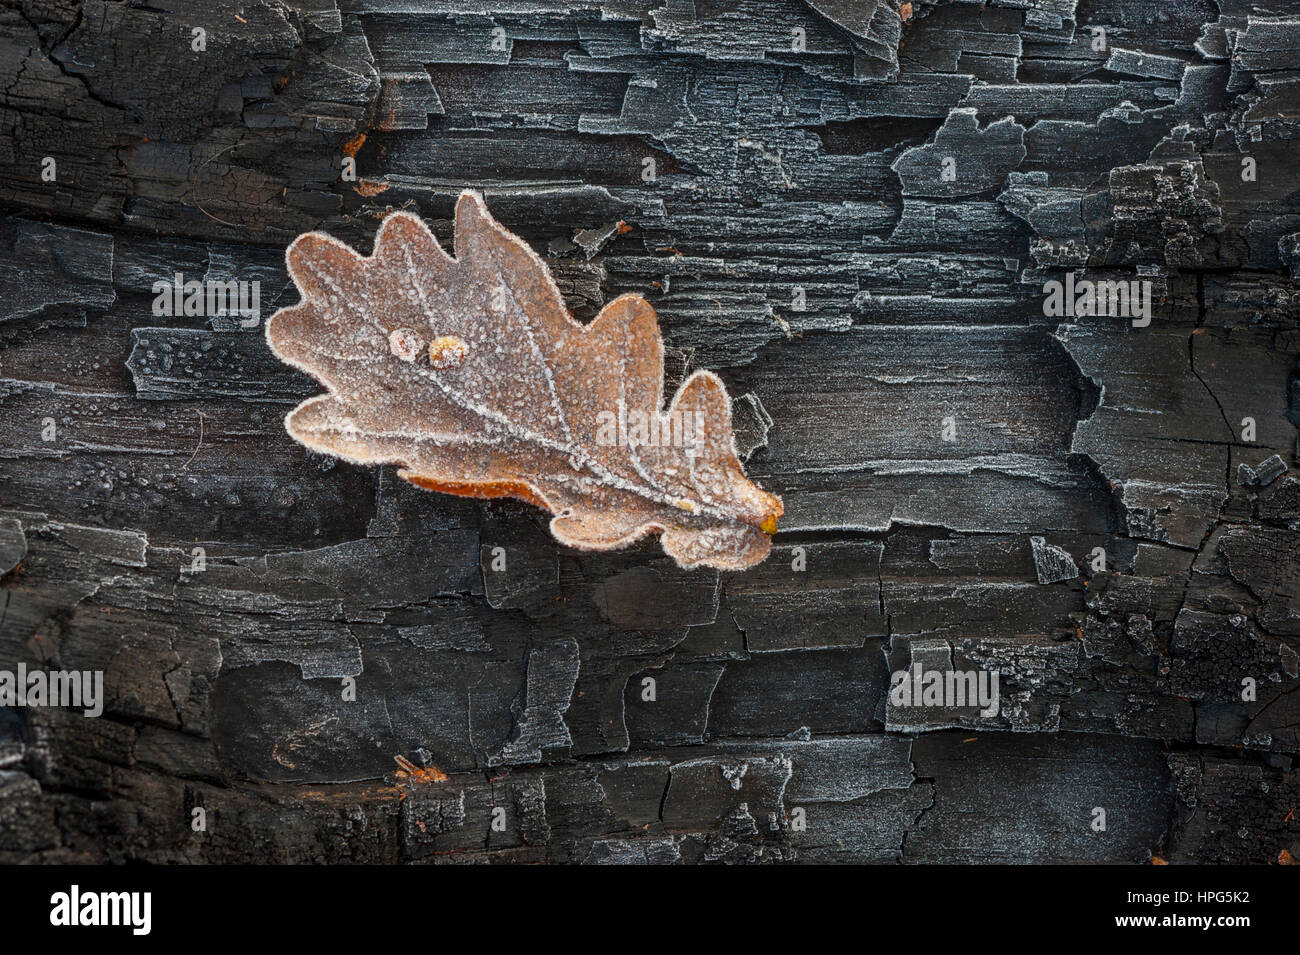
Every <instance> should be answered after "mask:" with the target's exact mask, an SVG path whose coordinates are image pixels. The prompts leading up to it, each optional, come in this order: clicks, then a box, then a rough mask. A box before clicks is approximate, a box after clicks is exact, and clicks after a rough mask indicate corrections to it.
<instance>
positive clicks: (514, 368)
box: [266, 191, 783, 570]
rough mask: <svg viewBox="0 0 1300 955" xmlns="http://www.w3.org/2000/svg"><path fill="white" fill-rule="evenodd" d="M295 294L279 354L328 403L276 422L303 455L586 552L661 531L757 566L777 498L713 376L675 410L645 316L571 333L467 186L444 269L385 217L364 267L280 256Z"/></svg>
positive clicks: (322, 255)
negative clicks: (518, 512)
mask: <svg viewBox="0 0 1300 955" xmlns="http://www.w3.org/2000/svg"><path fill="white" fill-rule="evenodd" d="M286 260H287V263H288V267H289V275H290V276H291V277H292V278H293V280H294V283H295V284H296V285H297V286H298V289H299V291H300V292H301V294H302V301H301V302H299V303H298V304H297V305H293V306H290V307H288V308H282V309H280V310H279V311H278V312H276V313H275V314H274V315H273V316H271V319H270V321H268V322H267V326H266V335H267V341H268V342H269V344H270V347H271V350H272V351H273V352H274V353H275V354H276V356H278V357H279V358H280V359H281V360H282V361H285V362H287V363H288V364H290V365H293V366H294V367H295V368H299V369H301V370H303V371H305V372H307V373H308V374H310V375H312V376H313V377H315V378H316V379H317V380H319V381H320V382H321V384H323V385H324V386H325V387H326V388H327V389H328V393H327V394H323V395H318V396H316V397H315V398H309V399H308V400H306V401H304V402H303V403H302V404H300V405H299V406H298V407H297V408H295V409H294V410H293V411H292V412H290V413H289V415H288V417H287V418H286V419H285V427H286V429H287V430H288V432H289V434H290V435H291V436H293V437H294V438H295V439H296V440H297V441H299V442H301V443H302V444H304V445H306V446H307V447H309V448H312V449H313V450H316V451H320V452H322V453H325V454H330V455H333V456H335V457H339V458H343V459H345V460H348V461H353V462H356V463H360V464H398V465H400V466H401V470H399V471H398V474H399V475H400V476H401V477H403V478H404V479H406V480H407V481H410V482H411V483H412V484H415V485H417V486H419V487H423V488H426V489H428V490H433V491H439V492H442V493H447V494H458V495H463V496H468V497H479V498H493V497H502V496H510V497H516V498H519V499H521V500H524V501H527V502H529V503H531V504H535V505H537V506H539V507H542V508H545V509H546V510H548V511H550V512H551V514H552V515H554V516H553V518H552V520H551V532H552V534H554V536H555V538H556V539H557V540H558V541H559V542H560V543H562V544H564V545H566V546H570V547H576V548H580V549H584V550H611V549H614V548H618V547H624V546H626V545H628V544H631V543H633V542H634V541H637V540H639V539H640V538H642V537H645V536H646V535H647V534H658V535H660V537H661V541H662V544H663V548H664V550H665V551H666V552H667V553H668V554H669V555H670V556H672V557H673V558H674V559H676V560H677V562H678V563H679V564H681V565H682V566H683V567H688V568H689V567H695V566H700V565H704V566H709V567H716V568H719V569H722V570H742V569H744V568H746V567H750V566H752V565H754V564H756V563H758V562H759V561H761V560H762V559H763V558H764V557H766V556H767V554H768V551H769V549H770V547H771V535H772V534H774V533H775V532H776V525H777V520H778V518H780V516H781V514H782V513H783V507H782V504H781V499H780V498H778V497H776V496H775V495H773V494H769V493H767V492H765V491H763V490H762V489H760V488H759V487H757V486H756V485H755V484H753V483H752V482H751V481H750V480H749V479H748V478H747V477H746V476H745V472H744V469H743V467H742V466H741V463H740V460H739V458H738V457H737V455H736V450H735V443H734V440H733V436H732V430H731V402H730V399H729V398H728V396H727V390H726V387H725V386H724V385H723V383H722V380H721V379H720V378H718V377H717V376H716V375H714V374H712V373H711V372H707V371H697V372H695V373H694V374H693V375H691V376H690V377H689V378H688V379H687V380H686V381H685V382H684V383H683V384H682V386H681V388H680V389H678V391H677V394H676V395H675V396H674V397H673V399H672V401H670V402H669V403H668V405H667V407H665V406H664V394H663V374H664V363H663V340H662V338H661V337H660V334H659V322H658V319H657V317H656V316H655V312H654V309H653V308H651V306H650V304H649V303H648V302H646V301H645V300H644V299H642V298H640V297H639V296H636V295H623V296H620V297H619V298H617V299H615V300H614V301H612V302H610V303H609V304H608V305H606V306H605V307H604V309H602V310H601V312H600V314H599V315H597V316H596V318H595V319H594V320H593V321H592V322H591V323H590V324H589V325H583V324H581V323H580V322H578V321H576V320H574V318H573V317H572V316H571V315H570V314H569V312H568V310H567V309H566V308H565V305H564V300H563V298H562V297H561V296H560V292H559V289H557V288H556V286H555V282H554V281H553V280H552V279H551V275H550V273H549V271H548V270H547V268H546V265H545V263H543V262H542V260H541V259H540V258H538V257H537V255H536V254H535V253H534V252H533V250H532V249H531V248H529V247H528V246H527V245H526V244H525V243H524V242H523V241H522V240H521V239H519V238H518V237H517V236H515V235H513V234H511V233H510V232H508V231H506V230H505V229H504V228H503V227H502V226H501V225H500V224H499V223H498V222H497V221H496V220H495V219H493V218H492V216H491V215H490V214H489V213H488V210H487V207H486V206H485V205H484V203H483V200H482V198H481V197H480V196H479V195H477V194H476V193H473V192H469V191H466V192H464V193H462V194H461V196H460V199H459V201H458V202H457V203H456V257H455V258H452V257H451V256H449V255H448V254H447V253H446V252H445V251H444V250H443V249H442V247H441V245H439V243H438V240H437V239H436V238H435V237H434V235H433V233H432V232H430V231H429V229H428V227H427V226H426V225H425V224H424V222H423V221H421V220H420V218H419V217H418V216H415V215H412V214H410V213H407V212H396V213H393V214H392V215H390V216H389V217H388V218H386V219H385V220H384V222H383V224H382V225H381V226H380V228H379V235H378V236H377V237H376V239H375V250H374V254H373V255H370V256H362V255H358V254H357V253H356V252H354V251H353V250H352V249H350V248H349V247H347V246H346V245H344V244H343V243H341V242H339V241H337V240H336V239H333V238H331V237H330V236H328V235H325V234H323V233H319V232H309V233H306V234H305V235H301V236H299V237H298V238H297V239H295V240H294V242H293V243H292V244H291V245H290V246H289V249H288V252H287V253H286Z"/></svg>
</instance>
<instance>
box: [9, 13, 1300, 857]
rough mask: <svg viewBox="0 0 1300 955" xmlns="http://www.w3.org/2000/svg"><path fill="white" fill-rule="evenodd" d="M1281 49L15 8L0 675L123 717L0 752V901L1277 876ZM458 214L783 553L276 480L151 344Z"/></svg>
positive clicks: (242, 335)
mask: <svg viewBox="0 0 1300 955" xmlns="http://www.w3.org/2000/svg"><path fill="white" fill-rule="evenodd" d="M235 14H239V18H236V16H235ZM196 25H197V26H202V27H204V28H205V29H206V30H207V34H208V44H209V45H208V50H207V52H206V53H205V54H200V53H197V52H195V51H193V50H192V49H191V46H190V36H191V34H190V29H191V28H192V27H193V26H196ZM1094 28H1104V30H1105V32H1106V37H1107V44H1106V47H1105V48H1104V49H1098V48H1097V47H1096V44H1095V29H1094ZM498 29H500V30H502V31H504V38H505V42H504V45H502V44H501V43H495V44H494V42H493V41H494V39H496V38H498V37H499V36H501V34H498V33H495V32H494V31H496V30H498ZM796 30H799V31H802V34H801V37H802V46H801V48H796V47H798V46H799V45H798V44H792V39H793V38H794V37H795V36H796V34H795V32H794V31H796ZM1297 63H1300V4H1297V3H1293V2H1290V0H1286V2H1281V0H1275V2H1271V3H1268V4H1263V3H1257V4H1252V3H1250V2H1247V0H1223V2H1220V3H1210V2H1208V0H1179V2H1176V3H1169V2H1159V3H1157V2H1156V0H1125V2H1120V0H1097V2H1089V3H1076V2H1074V0H1005V2H1003V0H990V2H988V3H975V2H964V0H962V2H954V3H942V4H940V3H933V2H928V0H913V2H912V3H910V4H901V3H897V2H894V0H879V2H873V3H857V4H845V3H838V2H830V0H809V2H807V3H803V2H799V0H778V2H771V3H761V4H760V3H757V2H752V0H734V2H727V3H720V4H712V5H709V7H708V8H707V9H706V8H704V7H702V6H699V5H697V6H696V7H695V9H694V11H693V12H692V11H691V10H690V7H689V5H681V4H675V3H661V2H658V0H647V2H645V3H639V2H633V0H603V2H602V0H557V2H547V3H538V4H535V5H527V4H526V5H522V6H521V5H519V4H515V5H510V6H500V7H497V6H495V5H493V4H490V3H488V4H484V3H470V2H457V0H437V2H433V3H423V4H420V5H419V10H418V11H415V10H413V8H412V7H411V6H410V5H409V4H405V3H400V2H397V0H358V2H354V3H347V4H343V5H341V6H336V5H335V3H334V2H333V0H299V2H292V3H288V4H275V5H265V4H261V5H255V6H253V7H248V6H247V5H231V4H226V3H223V2H219V0H190V2H187V3H184V4H182V5H180V6H178V7H172V8H169V9H168V10H167V11H163V10H159V9H153V8H140V7H128V6H123V5H120V4H112V3H104V2H85V3H73V2H67V0H50V2H18V0H4V2H3V4H0V89H3V90H4V93H3V94H2V95H0V128H3V132H4V135H3V136H2V137H0V204H2V205H3V213H4V226H3V234H2V235H0V249H3V251H4V252H5V253H6V254H4V255H3V256H0V292H3V293H4V294H0V343H2V347H3V351H2V352H0V487H2V488H3V495H2V496H3V500H2V501H0V504H2V505H3V511H0V572H3V573H4V575H5V576H4V578H3V583H2V584H0V669H5V668H12V667H14V666H15V665H16V664H17V663H18V662H20V661H22V662H26V663H27V664H28V665H29V666H44V667H50V668H55V667H62V668H69V669H71V668H78V669H103V670H104V672H105V679H106V686H107V695H108V700H107V706H106V709H105V715H104V716H103V717H102V718H99V719H93V720H88V719H84V718H83V717H81V716H80V715H70V714H69V713H67V712H65V711H61V710H36V709H23V710H19V709H13V710H4V711H0V860H2V861H57V860H67V861H81V860H89V861H212V862H221V861H446V862H451V861H484V860H502V861H588V862H656V863H659V862H664V863H670V862H700V861H742V862H749V861H755V862H784V861H796V862H799V861H802V862H810V861H812V862H815V861H836V862H843V861H871V862H898V861H902V862H937V861H1015V862H1046V861H1133V862H1142V861H1146V860H1147V859H1149V858H1150V857H1151V856H1152V855H1153V854H1154V855H1160V856H1162V857H1164V858H1167V859H1170V860H1172V861H1189V862H1197V861H1204V862H1211V861H1233V862H1271V861H1275V860H1276V858H1277V856H1278V853H1279V852H1281V851H1282V850H1283V849H1287V850H1289V851H1291V852H1292V853H1293V854H1295V853H1300V846H1298V845H1297V839H1298V838H1300V836H1298V835H1297V833H1298V832H1300V823H1298V822H1297V820H1296V817H1295V814H1294V813H1293V812H1291V811H1290V810H1291V809H1292V807H1293V805H1294V803H1295V801H1296V800H1295V789H1296V782H1295V776H1294V774H1293V768H1292V760H1293V756H1294V754H1295V752H1296V750H1297V748H1298V740H1300V731H1298V729H1297V727H1300V666H1298V664H1297V660H1298V657H1297V652H1298V651H1300V590H1298V589H1297V588H1300V475H1297V473H1296V471H1295V465H1296V460H1297V459H1296V427H1297V423H1298V422H1300V376H1298V375H1297V356H1298V354H1300V294H1298V293H1297V290H1296V285H1295V281H1296V275H1297V270H1298V268H1300V253H1297V249H1300V240H1297V236H1300V192H1297V190H1296V185H1295V183H1296V175H1295V173H1296V160H1295V156H1294V147H1293V143H1294V140H1295V138H1296V136H1297V134H1298V133H1300V71H1298V70H1297V68H1296V64H1297ZM47 156H48V157H51V158H53V159H54V160H55V163H56V168H57V170H58V172H57V181H56V182H54V183H50V182H46V181H44V180H43V179H42V176H41V172H42V163H43V160H44V159H45V157H47ZM345 157H352V158H354V159H355V160H356V164H357V172H358V180H357V181H355V182H353V181H344V180H342V179H341V178H340V170H341V168H342V165H343V160H344V158H345ZM945 158H953V159H954V160H955V169H954V173H955V178H953V179H951V180H949V179H946V178H945V170H944V163H943V160H944V159H945ZM1243 159H1250V160H1253V161H1254V163H1255V173H1256V174H1255V177H1254V178H1253V179H1246V178H1243V175H1242V171H1243V165H1242V161H1243ZM647 160H649V161H652V163H653V168H654V176H653V178H652V179H647V178H646V177H645V173H646V170H647V168H648V166H647V163H646V161H647ZM464 186H470V187H475V188H480V189H484V190H485V191H486V193H487V195H488V198H489V201H490V203H491V205H492V208H493V212H494V214H496V215H497V216H498V217H499V218H500V219H501V220H502V222H503V223H505V224H506V225H507V227H509V228H510V229H512V230H513V231H516V232H518V233H520V234H521V235H523V236H524V237H525V238H526V239H527V240H528V241H530V242H531V243H532V244H533V246H534V247H535V248H536V249H538V250H539V252H541V253H542V254H545V255H547V256H548V261H549V263H550V264H551V266H552V269H553V270H554V272H555V275H556V280H557V284H558V285H559V287H560V288H561V290H562V292H563V293H564V294H565V296H566V298H567V299H568V302H569V304H570V307H571V308H573V310H574V312H575V314H577V315H579V316H580V317H583V318H590V317H591V316H593V315H594V314H595V313H596V311H598V310H599V308H600V306H601V304H602V303H603V302H605V301H608V300H609V299H611V298H613V297H615V296H617V295H619V294H621V293H624V292H636V293H639V294H642V295H645V296H646V297H647V298H649V299H650V300H651V301H652V303H653V304H654V305H655V308H656V309H657V310H658V312H659V314H660V316H661V321H662V324H663V328H664V333H665V336H666V339H667V346H668V362H669V377H670V379H672V380H677V381H680V380H681V379H682V378H683V377H684V376H685V375H686V374H688V373H689V372H690V371H691V370H693V369H694V368H698V367H710V368H715V369H718V370H720V372H721V373H722V374H723V376H724V377H725V378H726V379H727V383H728V386H729V388H730V390H731V393H732V394H735V395H739V396H741V398H740V399H738V401H737V404H736V420H737V435H738V439H739V441H740V442H741V445H742V447H741V450H742V451H744V452H745V453H746V454H747V455H748V462H747V469H748V470H749V472H750V473H751V474H752V475H754V476H755V477H756V479H757V480H758V481H760V482H761V483H762V484H764V486H767V487H771V488H772V489H773V490H775V491H777V492H778V493H780V494H781V495H782V496H783V497H784V499H785V502H786V506H787V519H786V521H785V522H783V527H782V534H781V535H780V536H778V538H777V539H776V545H777V546H776V547H775V548H774V553H773V556H772V557H771V558H770V559H769V560H768V562H767V563H765V564H763V565H760V566H759V567H756V568H754V569H753V570H752V571H749V572H747V573H745V574H732V575H726V576H719V575H718V574H716V573H710V572H692V573H685V572H682V571H680V570H679V569H677V568H676V567H675V566H673V565H672V564H671V562H669V561H666V560H664V559H663V558H662V556H658V557H656V556H655V554H654V553H653V548H646V549H642V550H635V551H632V552H627V553H620V554H614V555H586V554H578V553H573V552H568V551H563V550H558V549H557V548H556V547H555V545H554V544H553V542H552V541H551V540H550V539H549V538H548V536H547V534H546V533H545V529H544V527H543V526H542V525H541V524H540V518H539V515H538V514H536V513H535V512H533V511H530V510H529V509H527V508H525V507H523V506H512V505H502V504H478V503H474V502H467V501H461V500H454V499H449V498H444V497H440V496H435V495H428V494H423V493H421V492H419V491H416V490H414V489H412V488H410V487H409V486H407V485H405V484H404V483H403V482H400V481H398V480H397V479H396V478H395V476H394V474H393V473H392V471H391V469H381V470H364V469H359V468H354V467H351V466H348V465H345V464H340V463H337V462H334V461H331V460H327V459H322V458H320V457H318V456H315V455H312V454H310V453H309V452H306V451H305V450H304V449H302V448H300V447H298V446H296V445H294V444H293V443H292V442H291V441H289V439H288V438H287V436H286V435H285V434H284V432H283V428H282V426H281V419H282V417H283V414H284V412H285V411H286V410H287V408H288V407H289V406H291V405H292V404H293V403H294V402H296V401H298V400H300V399H301V398H302V397H303V396H304V395H306V394H310V393H313V392H314V390H315V389H314V387H313V385H312V383H311V382H309V381H307V380H306V379H305V378H304V377H303V376H301V375H299V374H297V373H296V372H294V371H292V370H291V369H289V368H287V367H286V366H283V365H281V364H279V363H277V362H275V361H274V360H272V359H271V357H270V356H269V355H268V354H267V352H266V350H265V345H264V343H263V340H262V336H261V334H260V329H256V328H254V329H245V328H241V327H239V325H238V323H237V322H233V321H232V320H231V319H230V318H229V317H228V316H216V317H211V318H206V317H184V316H177V317H174V318H173V317H165V316H156V315H154V314H153V311H152V307H151V306H152V299H153V295H152V291H151V290H152V286H153V284H154V283H155V282H158V281H163V282H171V281H172V279H173V276H174V275H175V274H177V273H181V274H183V276H184V277H185V278H186V279H198V280H200V281H209V280H210V281H227V280H231V279H234V280H257V281H259V282H260V283H261V307H262V311H263V314H264V315H265V314H268V313H269V311H270V310H271V309H274V308H275V307H277V306H278V305H282V304H288V303H289V302H291V301H292V300H293V295H294V293H293V292H292V291H290V290H289V284H290V283H289V282H288V280H287V277H286V276H285V274H284V270H283V259H282V256H283V247H284V244H285V243H286V241H287V240H288V239H290V238H291V237H292V236H293V235H295V234H297V233H298V232H300V231H304V230H307V229H313V228H321V229H325V230H328V231H330V232H332V233H333V234H335V235H337V236H339V237H340V238H342V239H344V240H345V241H349V242H352V243H353V244H355V245H358V246H359V247H362V248H364V247H366V245H367V243H368V242H369V241H370V239H371V238H372V237H373V233H374V222H375V220H376V219H377V218H378V217H380V216H382V214H383V213H384V212H385V211H386V210H388V209H391V208H411V209H414V210H416V211H418V212H420V213H421V214H422V215H423V216H425V218H426V219H428V220H429V221H430V223H431V225H432V226H433V227H434V229H435V231H437V232H438V234H439V236H440V238H442V239H443V240H444V241H449V240H450V222H449V215H450V211H451V204H452V202H453V200H454V197H455V196H456V194H457V193H458V192H459V190H460V189H461V188H462V187H464ZM1066 270H1075V271H1076V272H1077V273H1078V277H1079V278H1080V279H1083V278H1087V279H1091V280H1116V281H1119V280H1123V281H1132V280H1145V281H1149V282H1151V284H1152V287H1153V289H1154V307H1153V314H1152V322H1151V325H1150V326H1148V327H1146V328H1133V327H1131V326H1129V325H1128V323H1127V322H1124V321H1123V320H1121V319H1113V318H1086V317H1085V318H1049V317H1046V316H1045V315H1044V312H1043V308H1042V301H1043V294H1042V285H1043V283H1044V282H1045V281H1047V280H1049V279H1059V278H1061V276H1062V273H1063V272H1064V271H1066ZM671 384H672V381H671V380H670V386H671ZM945 417H952V418H953V419H954V422H955V424H956V427H957V440H956V441H953V442H946V441H943V440H942V439H941V437H940V429H941V427H942V424H941V422H942V419H944V418H945ZM1245 418H1251V419H1253V421H1254V435H1253V438H1252V439H1251V440H1246V439H1245V438H1243V436H1242V429H1243V427H1244V425H1243V424H1242V423H1241V422H1242V421H1243V419H1245ZM47 421H52V422H53V424H54V425H55V431H56V437H55V438H54V440H50V441H46V440H43V438H42V430H43V428H44V427H45V425H46V422H47ZM1279 466H1280V468H1281V470H1279ZM196 548H201V549H202V556H201V559H200V557H198V556H197V555H196V552H195V549H196ZM497 548H501V549H503V552H504V555H505V559H506V560H505V569H504V570H502V569H496V564H495V561H494V558H495V556H496V555H497V553H498V552H497V550H496V549H497ZM1095 548H1104V550H1105V552H1106V568H1105V570H1101V569H1098V568H1097V567H1096V566H1094V564H1093V557H1092V554H1093V552H1094V549H1095ZM800 555H802V559H803V560H805V561H806V569H805V570H800V571H796V570H793V569H792V565H793V564H795V563H796V562H797V559H799V558H800ZM1071 564H1073V565H1074V566H1075V567H1077V568H1078V571H1079V572H1078V574H1077V575H1076V574H1072V573H1071V570H1070V565H1071ZM200 568H201V569H200ZM916 661H927V662H933V661H940V665H943V666H952V667H956V668H960V669H996V670H997V671H998V673H999V675H1000V678H1001V692H1002V702H1003V706H1002V710H1001V712H1000V713H999V714H998V715H997V716H995V717H993V718H992V719H980V718H978V717H977V716H974V715H973V714H972V713H971V712H969V711H958V710H951V709H934V710H926V711H919V710H916V709H909V710H907V711H900V710H899V708H896V707H892V706H891V705H889V704H888V703H887V701H886V695H887V694H886V689H887V685H888V679H889V673H890V672H891V671H893V670H897V669H902V668H904V667H906V666H908V665H910V664H911V663H913V662H916ZM1246 678H1249V679H1251V680H1254V681H1255V684H1256V696H1255V698H1254V699H1252V700H1250V701H1243V700H1242V698H1241V690H1242V680H1243V679H1246ZM345 679H351V680H355V682H356V688H357V692H356V700H355V702H351V701H345V700H344V699H343V698H342V693H341V688H342V683H343V681H344V680H345ZM647 679H651V680H653V681H654V683H653V685H654V699H653V700H650V699H647V698H646V687H647V684H646V683H645V681H646V680H647ZM398 755H402V756H404V757H405V758H407V759H409V760H410V761H411V762H412V763H414V764H415V765H416V766H417V767H421V768H429V767H437V769H438V770H440V771H442V772H444V773H446V774H448V776H449V779H448V780H447V781H445V782H439V781H436V774H434V773H429V774H428V775H427V776H426V777H424V781H421V779H420V778H418V777H412V776H411V775H410V774H409V773H407V774H405V775H403V776H398V775H397V774H396V765H395V763H394V757H395V756H398ZM196 806H202V807H204V808H205V809H206V810H207V814H208V819H209V825H208V830H207V832H205V833H195V832H193V831H192V830H191V828H190V825H189V821H190V815H189V813H190V810H191V809H193V808H194V807H196ZM1026 807H1028V808H1026ZM1094 807H1102V808H1105V809H1106V811H1107V818H1108V829H1107V831H1106V832H1105V833H1096V832H1093V831H1092V829H1091V828H1090V825H1089V824H1090V823H1091V822H1092V819H1093V816H1092V810H1093V809H1094ZM494 808H501V809H504V822H505V827H504V829H494V828H492V825H491V821H492V812H493V809H494ZM799 818H802V819H806V821H807V827H806V828H801V827H800V826H799V825H797V824H796V819H799Z"/></svg>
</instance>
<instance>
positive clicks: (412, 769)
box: [393, 756, 451, 783]
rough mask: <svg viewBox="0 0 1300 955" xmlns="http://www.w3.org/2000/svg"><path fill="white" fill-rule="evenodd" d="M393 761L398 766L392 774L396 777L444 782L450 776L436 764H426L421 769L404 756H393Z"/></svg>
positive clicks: (424, 781) (427, 781)
mask: <svg viewBox="0 0 1300 955" xmlns="http://www.w3.org/2000/svg"><path fill="white" fill-rule="evenodd" d="M393 762H395V763H397V765H398V767H399V768H398V770H397V771H396V772H395V773H394V774H393V775H395V776H396V777H397V778H398V779H409V780H411V781H412V782H417V783H445V782H446V781H447V780H448V779H450V778H451V777H450V776H448V775H447V774H446V773H444V772H443V771H442V770H441V769H439V768H438V767H437V766H427V767H425V768H423V769H421V768H420V767H419V766H416V765H415V763H413V762H411V761H410V760H409V759H407V758H406V757H405V756H394V757H393Z"/></svg>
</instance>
